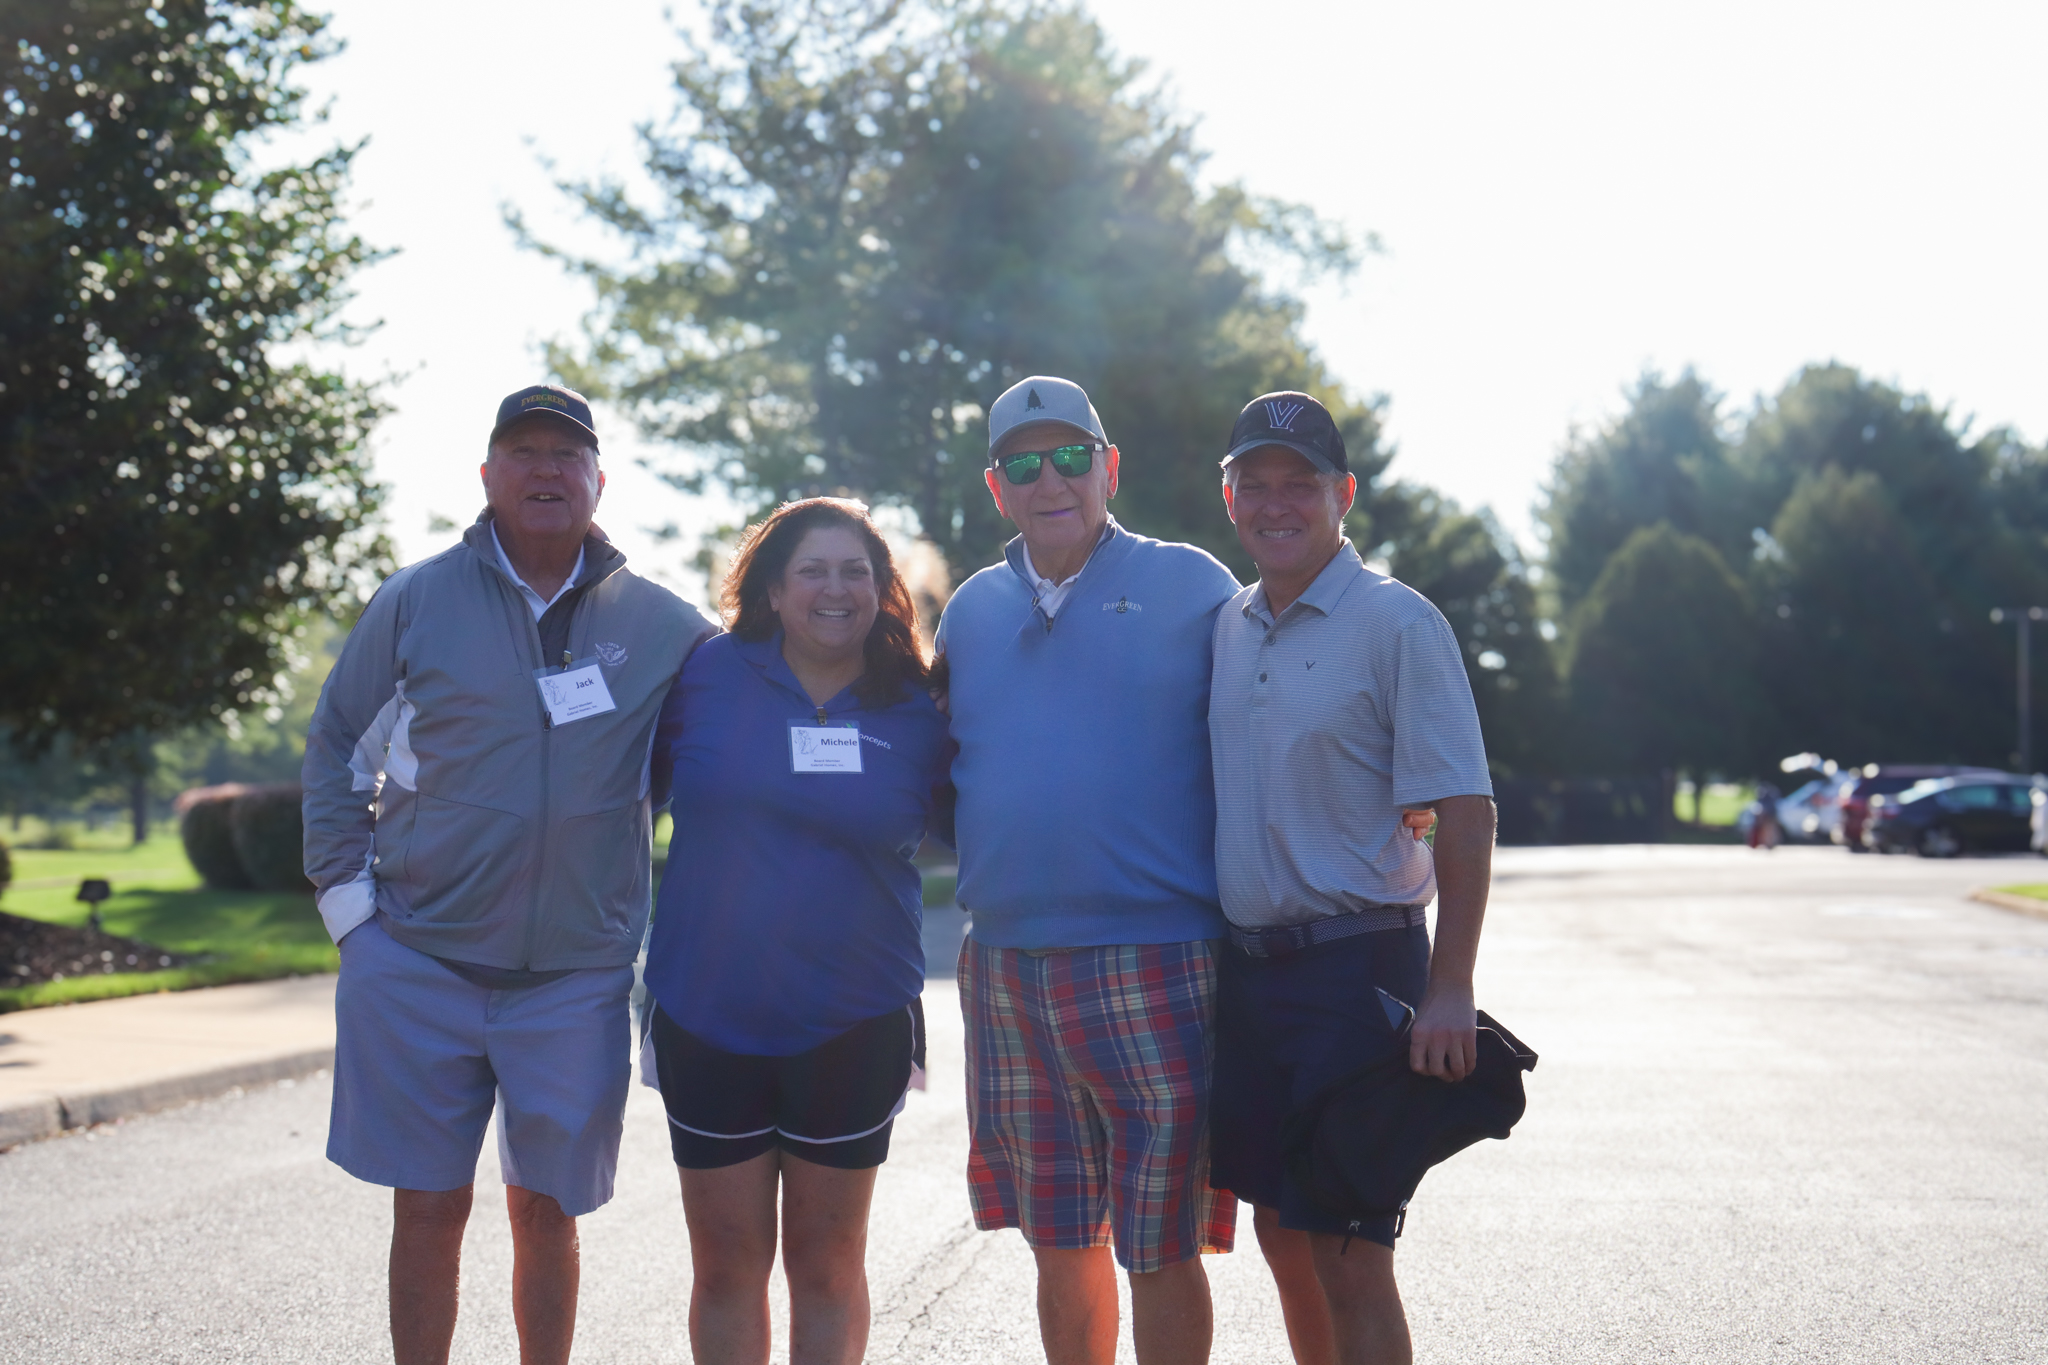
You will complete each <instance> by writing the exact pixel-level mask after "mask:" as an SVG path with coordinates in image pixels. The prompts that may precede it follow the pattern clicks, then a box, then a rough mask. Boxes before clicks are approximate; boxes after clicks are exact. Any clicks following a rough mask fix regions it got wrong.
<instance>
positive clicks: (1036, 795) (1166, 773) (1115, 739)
mask: <svg viewBox="0 0 2048 1365" xmlns="http://www.w3.org/2000/svg"><path fill="white" fill-rule="evenodd" d="M1122 472H1123V466H1122V464H1121V460H1120V457H1119V453H1118V451H1117V448H1116V447H1115V446H1113V445H1111V444H1110V443H1109V437H1108V435H1107V433H1106V432H1105V431H1104V429H1103V425H1102V419H1101V417H1100V416H1098V415H1097V414H1096V411H1095V405H1094V404H1093V403H1091V402H1090V401H1089V399H1088V395H1087V394H1086V393H1085V392H1083V391H1082V389H1081V386H1080V385H1078V384H1075V383H1073V382H1072V381H1070V380H1066V379H1059V378H1054V377H1052V376H1046V375H1039V376H1034V377H1032V378H1029V379H1025V380H1022V381H1020V382H1019V383H1017V384H1016V385H1015V386H1013V387H1012V388H1011V389H1009V390H1008V391H1007V392H1005V393H1004V394H1003V395H1002V396H1001V397H999V398H997V399H996V401H995V403H994V404H993V405H992V406H991V407H990V409H989V464H988V468H987V469H986V470H984V471H983V478H984V479H985V480H986V481H987V483H988V489H989V493H990V494H991V496H993V497H994V498H995V501H996V506H997V508H998V509H999V510H1001V512H1002V513H1003V515H1004V516H1006V517H1008V518H1009V519H1010V520H1011V521H1012V522H1014V523H1016V526H1017V531H1018V535H1017V538H1016V539H1014V540H1012V541H1011V542H1010V543H1009V545H1008V546H1007V547H1005V549H1004V557H1003V562H1002V563H999V564H995V565H992V566H991V567H989V568H986V569H983V570H982V571H981V572H980V573H978V574H976V575H974V576H973V577H972V578H970V579H968V580H967V581H966V582H965V583H963V584H961V585H960V590H959V591H958V592H956V593H954V594H953V599H952V601H951V602H950V603H948V604H947V606H946V613H945V616H944V618H943V619H942V620H941V621H940V623H939V648H940V649H941V650H942V651H943V653H944V658H945V663H946V666H947V670H948V671H949V673H950V692H949V699H950V706H951V711H952V724H953V737H954V739H955V740H956V741H958V743H959V746H960V751H959V756H958V757H957V758H956V759H955V761H954V764H953V780H954V784H955V785H956V787H957V788H958V790H959V806H958V813H957V829H958V847H959V850H960V891H959V895H960V903H961V905H962V906H964V907H966V908H967V910H968V911H969V912H970V913H971V914H972V916H973V921H974V925H973V930H972V933H971V935H970V937H969V938H968V939H967V940H966V941H965V942H964V943H963V944H962V946H961V952H960V964H959V983H960V1008H961V1012H962V1014H963V1015H964V1016H965V1019H966V1023H967V1068H968V1070H967V1108H968V1118H969V1122H970V1124H971V1128H972V1131H971V1149H970V1154H969V1158H968V1189H969V1195H970V1198H971V1200H972V1203H973V1206H974V1219H975V1224H976V1226H977V1227H980V1228H983V1229H995V1228H1010V1227H1014V1228H1019V1229H1021V1230H1022V1232H1023V1234H1024V1240H1025V1242H1026V1243H1027V1244H1028V1245H1029V1246H1030V1247H1031V1250H1032V1254H1033V1257H1034V1259H1035V1260H1036V1262H1037V1269H1038V1322H1039V1331H1040V1334H1041V1337H1042V1339H1043V1343H1044V1346H1045V1354H1046V1358H1047V1360H1049V1361H1052V1362H1054V1363H1055V1365H1109V1362H1110V1361H1112V1360H1113V1359H1114V1358H1115V1355H1116V1343H1117V1316H1118V1308H1117V1285H1116V1268H1115V1265H1114V1264H1113V1263H1112V1259H1111V1258H1112V1255H1113V1256H1114V1259H1115V1262H1116V1263H1120V1264H1121V1265H1122V1267H1123V1268H1124V1270H1125V1271H1126V1272H1127V1273H1128V1275H1129V1279H1130V1286H1131V1316H1132V1338H1133V1342H1134V1345H1135V1346H1136V1350H1137V1358H1138V1360H1139V1362H1140V1365H1197V1363H1198V1362H1200V1361H1204V1360H1207V1359H1208V1356H1209V1342H1210V1327H1211V1317H1210V1300H1209V1284H1208V1278H1207V1276H1206V1275H1205V1274H1204V1272H1203V1270H1202V1260H1201V1256H1202V1252H1203V1251H1205V1250H1211V1251H1227V1250H1229V1249H1230V1246H1231V1240H1232V1236H1233V1232H1234V1229H1235V1226H1236V1221H1235V1220H1236V1205H1235V1203H1234V1202H1233V1201H1232V1200H1230V1199H1229V1198H1228V1197H1227V1196H1218V1195H1217V1194H1216V1192H1215V1191H1214V1190H1213V1189H1211V1188H1210V1186H1209V1183H1208V1180H1207V1171H1208V1164H1209V1163H1208V1131H1209V1125H1208V1105H1209V1073H1210V1069H1211V1065H1210V1051H1211V1047H1212V1039H1211V1035H1210V1018H1211V1015H1212V1013H1213V1009H1214V1000H1215V984H1216V970H1215V948H1214V940H1216V939H1218V938H1220V937H1221V936H1222V933H1223V930H1224V924H1223V917H1222V914H1221V912H1220V911H1219V909H1218V907H1217V903H1216V882H1215V859H1214V840H1213V831H1214V825H1215V807H1214V804H1213V801H1212V798H1211V794H1210V777H1209V752H1208V751H1209V731H1208V719H1207V717H1208V704H1209V649H1210V638H1211V636H1212V634H1213V627H1214V622H1215V618H1216V609H1217V608H1218V607H1219V606H1221V605H1222V604H1223V602H1224V601H1225V600H1226V599H1228V598H1229V597H1230V595H1231V594H1232V593H1234V592H1235V591H1236V590H1237V580H1236V579H1234V578H1232V577H1231V575H1230V571H1229V570H1228V569H1226V568H1224V567H1223V566H1222V565H1221V564H1219V563H1218V562H1217V561H1216V560H1215V559H1214V558H1212V557H1211V556H1210V555H1209V554H1207V553H1206V552H1204V551H1202V550H1199V549H1196V548H1195V547H1194V546H1191V545H1173V544H1167V543H1165V542H1162V541H1157V540H1150V539H1147V538H1146V537H1144V536H1137V535H1133V534H1131V533H1130V532H1129V531H1128V530H1126V529H1124V528H1123V527H1122V526H1120V525H1118V524H1117V521H1116V518H1114V517H1112V516H1111V515H1110V514H1109V500H1110V498H1111V497H1113V496H1114V495H1115V493H1116V489H1117V480H1118V478H1119V477H1120V475H1121V474H1122Z"/></svg>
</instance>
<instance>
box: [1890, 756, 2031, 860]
mask: <svg viewBox="0 0 2048 1365" xmlns="http://www.w3.org/2000/svg"><path fill="white" fill-rule="evenodd" d="M2035 800H2036V798H2035V789H2034V779H2033V778H2031V777H2023V776H2020V775H2018V774H2016V773H1988V772H1977V773H1965V774H1963V775H1962V776H1959V777H1938V778H1931V779H1929V780H1927V781H1924V782H1917V783H1915V784H1914V785H1912V786H1910V787H1908V788H1906V790H1904V791H1902V792H1893V793H1890V794H1885V793H1879V794H1876V795H1874V796H1873V797H1872V798H1871V801H1870V819H1869V820H1868V821H1867V822H1866V824H1865V826H1864V836H1863V837H1864V840H1865V841H1866V842H1867V843H1868V844H1869V845H1870V847H1871V848H1873V849H1876V850H1877V851H1878V852H1880V853H1903V852H1906V851H1908V850H1911V851H1912V852H1915V853H1918V854H1919V855H1920V856H1921V857H1923V858H1953V857H1954V856H1955V855H1957V854H1958V853H1968V852H1980V853H2023V852H2025V851H2026V850H2027V848H2028V847H2029V846H2030V845H2031V844H2032V843H2033V835H2034V810H2035Z"/></svg>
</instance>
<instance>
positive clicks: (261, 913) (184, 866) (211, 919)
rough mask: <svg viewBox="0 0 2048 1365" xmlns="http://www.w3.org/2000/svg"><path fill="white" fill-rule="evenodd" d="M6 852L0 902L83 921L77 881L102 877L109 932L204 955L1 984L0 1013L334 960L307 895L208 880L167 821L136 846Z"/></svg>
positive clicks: (18, 911) (313, 967)
mask: <svg viewBox="0 0 2048 1365" xmlns="http://www.w3.org/2000/svg"><path fill="white" fill-rule="evenodd" d="M13 853H14V883H13V885H12V886H10V887H9V888H8V889H7V891H6V893H5V894H4V895H0V910H5V911H6V912H7V913H8V914H10V915H20V916H22V917H23V918H24V919H39V920H42V921H44V922H46V923H50V924H83V923H85V917H86V907H85V906H84V905H83V904H82V903H80V902H79V901H78V900H76V899H74V897H75V896H76V895H77V892H78V883H79V882H80V881H81V880H82V879H84V878H87V877H103V878H105V879H106V880H107V881H108V882H109V883H111V886H112V890H113V892H114V895H113V898H112V899H110V900H108V901H106V902H105V903H104V904H103V905H102V906H101V907H100V910H101V922H102V923H103V924H104V925H105V926H106V929H107V931H108V932H109V933H114V934H121V935H123V936H125V937H128V938H134V939H140V940H141V941H142V942H144V943H151V944H155V945H156V946H157V947H159V948H167V949H169V950H170V951H171V952H174V953H179V954H183V955H188V956H203V957H205V958H206V959H207V960H206V961H204V962H200V963H196V964H194V965H192V966H189V967H175V968H171V969H169V970H166V971H160V972H115V973H112V974H109V975H106V976H79V977H72V978H70V979H68V980H65V981H52V982H46V983H44V984H41V985H35V986H15V987H6V988H0V1013H5V1012H6V1011H9V1010H18V1009H29V1008H32V1007H34V1006H37V1005H58V1004H66V1003H69V1002H72V1001H78V1000H105V999H109V998H111V997H114V996H121V995H141V994H146V993H148V992H151V991H166V990H169V991H175V990H186V989H189V988H191V987H194V986H218V985H223V984H225V983H227V982H230V981H260V980H264V979H266V978H269V977H277V976H296V975H303V974H306V973H310V972H331V971H333V970H334V969H335V968H336V967H337V966H338V965H339V964H340V957H339V955H338V954H337V953H336V952H335V949H334V945H333V944H332V943H330V942H329V941H328V938H327V930H326V929H325V928H324V927H323V926H322V925H321V923H320V913H319V911H317V910H315V909H314V908H313V898H312V897H311V896H310V895H304V894H300V893H296V892H289V891H213V890H208V889H207V888H206V887H204V886H202V885H201V884H200V881H199V875H198V874H197V873H196V872H194V871H193V870H192V865H191V864H190V863H188V862H187V861H186V860H185V850H184V848H183V847H182V846H181V845H180V844H179V842H178V838H177V836H176V835H175V834H173V833H170V832H169V831H168V830H166V831H161V832H159V833H157V834H155V835H154V836H152V837H151V838H150V840H149V841H148V842H147V843H144V844H141V845H138V846H124V847H120V848H97V849H64V850H45V849H16V850H14V851H13Z"/></svg>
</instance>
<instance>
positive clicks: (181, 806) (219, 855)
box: [171, 782, 254, 891]
mask: <svg viewBox="0 0 2048 1365" xmlns="http://www.w3.org/2000/svg"><path fill="white" fill-rule="evenodd" d="M246 790H247V788H245V787H244V786H242V784H241V783H239V782H225V783H222V784H221V785H220V786H218V787H194V788H192V790H190V791H188V792H183V793H180V794H179V796H178V799H177V801H176V802H175V803H173V805H172V807H171V809H172V810H174V811H175V812H177V816H178V837H179V838H180V839H182V840H184V843H185V856H186V857H187V858H188V859H190V860H191V863H192V870H193V871H195V872H197V873H198V874H199V875H200V876H201V877H203V878H204V879H205V881H206V884H207V885H208V886H211V887H216V888H218V889H220V890H223V891H247V890H248V889H249V888H250V887H251V886H253V885H254V883H253V882H251V881H250V880H249V874H248V872H247V871H245V870H244V869H243V867H242V859H241V857H240V856H239V855H238V854H237V853H236V852H235V836H234V834H233V833H232V832H231V831H230V830H229V828H228V810H229V808H230V807H231V806H233V805H234V802H235V798H236V797H238V796H240V795H241V794H242V793H243V792H244V791H246Z"/></svg>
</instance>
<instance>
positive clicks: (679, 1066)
mask: <svg viewBox="0 0 2048 1365" xmlns="http://www.w3.org/2000/svg"><path fill="white" fill-rule="evenodd" d="M648 1027H649V1029H650V1031H651V1034H652V1037H651V1041H652V1043H653V1045H654V1065H655V1073H656V1075H657V1076H659V1077H660V1080H661V1099H662V1104H663V1106H664V1107H665V1108H666V1109H667V1110H668V1137H669V1149H670V1151H672V1152H673V1153H674V1154H675V1159H676V1165H678V1166H682V1167H685V1168H687V1169H689V1170H693V1171H705V1170H715V1169H717V1168H718V1167H721V1166H736V1165H738V1164H739V1163H740V1162H742V1161H751V1160H752V1159H753V1158H755V1157H757V1156H759V1155H761V1154H762V1153H763V1152H766V1151H769V1150H770V1149H772V1148H776V1147H780V1148H781V1149H782V1150H783V1151H785V1152H788V1153H789V1154H790V1155H792V1156H797V1157H801V1158H802V1159H804V1160H805V1161H809V1162H813V1163H815V1164H817V1165H820V1166H832V1167H836V1168H838V1169H840V1170H845V1171H864V1170H867V1169H868V1168H869V1167H871V1166H879V1165H881V1164H882V1163H883V1162H884V1161H886V1160H887V1159H888V1157H889V1133H890V1130H891V1129H892V1128H893V1127H894V1126H895V1123H896V1115H897V1114H899V1113H901V1112H902V1109H903V1102H904V1099H905V1097H906V1096H907V1095H908V1094H909V1091H910V1077H911V1071H912V1068H913V1067H914V1066H922V1065H923V1064H924V1002H923V1001H922V1000H913V1001H911V1002H910V1003H909V1004H908V1005H905V1006H904V1007H903V1008H902V1009H897V1010H891V1011H889V1012H888V1013H887V1014H883V1015H877V1016H876V1017H875V1018H873V1019H866V1020H863V1021H862V1022H860V1023H858V1024H855V1025H854V1026H853V1027H852V1028H850V1029H848V1030H846V1032H844V1033H841V1034H839V1035H837V1036H836V1037H832V1038H828V1039H826V1040H825V1041H824V1042H822V1043H820V1044H818V1046H816V1047H814V1048H812V1049H811V1050H810V1051H809V1052H799V1053H797V1054H796V1055H795V1056H792V1057H758V1056H753V1055H751V1054H747V1053H740V1052H727V1051H725V1050H724V1049H723V1048H719V1047H716V1046H714V1045H712V1044H711V1043H709V1042H706V1041H705V1040H704V1039H702V1038H700V1037H698V1036H697V1035H696V1034H694V1033H691V1032H690V1031H689V1030H687V1029H685V1028H683V1027H682V1025H680V1024H678V1023H676V1021H675V1020H673V1019H671V1018H669V1017H668V1015H667V1013H666V1012H665V1011H663V1010H662V1009H661V1007H660V1006H659V1005H657V1006H656V1007H655V1008H654V1011H653V1017H652V1019H651V1020H650V1022H649V1025H648Z"/></svg>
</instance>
